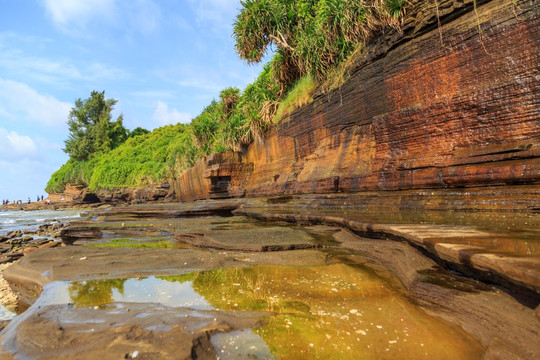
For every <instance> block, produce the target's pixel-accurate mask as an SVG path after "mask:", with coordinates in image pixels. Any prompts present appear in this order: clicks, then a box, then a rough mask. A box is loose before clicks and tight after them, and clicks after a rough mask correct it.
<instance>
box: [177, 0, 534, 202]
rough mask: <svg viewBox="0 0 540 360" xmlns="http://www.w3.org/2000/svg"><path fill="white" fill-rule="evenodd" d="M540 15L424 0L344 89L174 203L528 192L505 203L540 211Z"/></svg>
mask: <svg viewBox="0 0 540 360" xmlns="http://www.w3.org/2000/svg"><path fill="white" fill-rule="evenodd" d="M437 3H438V6H437ZM539 12H540V10H539V6H538V4H537V3H535V2H534V1H504V0H493V1H477V2H476V6H475V4H474V2H473V1H438V2H415V4H414V5H413V7H412V9H410V11H409V13H408V14H407V16H406V20H405V23H404V24H403V26H402V31H401V32H396V31H391V32H387V33H385V34H381V35H380V36H378V37H377V38H375V39H373V40H372V41H371V42H370V44H368V46H367V47H366V50H365V52H364V54H363V55H362V56H361V58H360V60H359V61H358V62H357V63H356V65H355V66H354V67H353V68H352V69H351V70H350V78H349V79H348V80H347V81H346V82H345V83H344V84H343V85H342V86H341V87H340V88H339V89H335V90H333V91H331V92H329V93H327V94H322V93H321V94H319V95H317V96H315V98H314V101H313V102H312V103H310V104H309V105H307V106H304V107H302V108H301V109H298V110H296V111H294V112H293V113H291V114H290V115H289V116H288V117H287V118H285V119H284V120H282V121H281V122H280V123H279V124H277V125H276V126H275V127H274V129H273V130H271V131H270V132H269V133H268V134H267V136H266V137H265V139H264V141H262V142H259V143H254V144H252V145H251V146H250V147H249V148H248V149H247V150H246V151H244V152H241V153H223V154H214V155H211V156H209V157H206V158H204V159H202V160H201V161H199V162H198V163H197V164H196V165H195V166H194V167H193V168H192V169H190V170H189V171H188V172H186V173H185V174H184V175H183V176H182V177H181V178H180V179H178V180H177V181H175V183H174V191H175V194H176V199H177V200H180V201H191V200H197V199H208V198H222V197H238V196H249V197H253V196H272V195H281V194H303V193H352V192H364V191H380V192H386V191H395V194H396V198H398V197H399V196H401V194H400V193H399V191H403V190H418V189H434V191H438V190H442V189H449V188H450V189H463V188H468V190H466V191H467V192H468V193H469V194H470V193H475V192H477V189H478V188H485V187H496V188H499V189H503V188H506V189H507V188H512V187H514V186H516V185H526V186H521V187H520V188H519V189H520V191H519V193H518V194H514V195H513V196H512V197H507V198H506V200H507V204H508V201H510V203H511V204H510V205H509V207H511V208H513V209H514V210H518V209H521V210H531V209H532V210H537V209H538V200H539V198H538V195H537V189H538V187H539V184H540V132H539V129H540V121H539V115H540V110H539V109H540V106H539V105H540V96H539V92H538V84H539V76H540V75H539V73H538V68H539V66H538V65H539V60H540V55H539V54H540V22H539V18H538V14H539ZM437 14H438V16H437ZM439 22H440V26H439V24H438V23H439ZM533 190H534V191H533ZM464 191H465V190H464ZM531 191H533V192H534V193H535V195H534V197H533V198H532V199H531V198H530V197H529V194H530V193H531ZM469 198H470V196H469ZM464 201H467V199H464ZM494 207H495V208H496V205H494V206H492V207H491V209H490V208H489V206H487V208H488V210H493V208H494Z"/></svg>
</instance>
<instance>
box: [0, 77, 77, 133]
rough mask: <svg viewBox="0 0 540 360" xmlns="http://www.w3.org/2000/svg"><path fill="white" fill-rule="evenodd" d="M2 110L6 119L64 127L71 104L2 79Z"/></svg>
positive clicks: (0, 99) (0, 84)
mask: <svg viewBox="0 0 540 360" xmlns="http://www.w3.org/2000/svg"><path fill="white" fill-rule="evenodd" d="M0 109H2V113H4V114H8V115H7V116H6V117H8V118H12V119H17V120H18V121H19V122H20V121H30V122H34V123H38V124H42V125H55V126H63V125H64V124H65V122H66V120H67V117H68V115H69V111H70V109H71V104H68V103H66V102H62V101H59V100H57V99H56V98H54V97H52V96H50V95H42V94H39V93H38V92H37V91H36V90H34V89H32V88H31V87H29V86H28V85H26V84H23V83H20V82H16V81H12V80H5V79H2V78H0Z"/></svg>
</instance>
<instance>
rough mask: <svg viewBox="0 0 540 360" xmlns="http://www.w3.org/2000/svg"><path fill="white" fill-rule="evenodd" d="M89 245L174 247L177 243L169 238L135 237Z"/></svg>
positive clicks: (141, 247) (149, 247)
mask: <svg viewBox="0 0 540 360" xmlns="http://www.w3.org/2000/svg"><path fill="white" fill-rule="evenodd" d="M85 246H87V247H110V248H139V249H174V248H177V247H178V246H177V244H175V243H172V242H170V241H167V240H161V241H153V242H137V241H136V240H134V239H115V240H112V241H111V242H108V243H98V244H87V245H85Z"/></svg>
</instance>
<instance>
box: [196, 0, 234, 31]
mask: <svg viewBox="0 0 540 360" xmlns="http://www.w3.org/2000/svg"><path fill="white" fill-rule="evenodd" d="M189 2H190V4H191V6H192V7H193V8H194V10H195V13H196V14H197V20H199V21H204V22H206V21H208V22H218V25H220V26H226V27H230V26H231V23H230V19H232V18H234V15H236V13H237V11H238V9H239V8H240V1H239V0H189Z"/></svg>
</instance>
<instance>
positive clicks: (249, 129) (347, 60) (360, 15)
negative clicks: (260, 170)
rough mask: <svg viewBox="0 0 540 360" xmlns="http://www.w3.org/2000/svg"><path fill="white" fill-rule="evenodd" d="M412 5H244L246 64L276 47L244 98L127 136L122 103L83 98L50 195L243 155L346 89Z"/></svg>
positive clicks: (241, 23) (241, 45) (253, 0)
mask: <svg viewBox="0 0 540 360" xmlns="http://www.w3.org/2000/svg"><path fill="white" fill-rule="evenodd" d="M407 4H408V1H407V0H364V1H357V0H295V1H292V0H242V1H241V9H240V12H239V14H238V16H237V18H236V21H235V23H234V28H233V36H234V38H235V48H236V50H237V52H238V54H239V55H240V57H241V58H243V59H244V60H246V61H247V62H249V63H257V62H260V61H262V59H263V58H264V56H265V55H266V54H267V52H268V49H275V53H274V55H273V57H272V60H271V61H269V62H268V63H267V64H266V65H265V66H264V67H263V70H262V72H261V74H260V75H259V77H258V78H257V79H256V80H255V81H254V82H253V83H252V84H250V85H248V86H247V87H246V88H245V89H244V91H240V90H239V89H238V88H235V87H230V88H226V89H224V90H222V91H221V93H220V94H219V98H218V99H214V100H212V102H211V103H210V104H209V105H208V106H207V107H205V108H204V110H203V111H202V112H201V114H200V115H198V116H197V117H195V118H194V119H193V120H192V122H191V124H189V125H182V124H177V125H170V126H165V127H162V128H159V129H155V130H154V131H152V132H149V131H148V130H145V129H142V128H136V129H135V130H133V131H132V132H129V131H128V130H127V129H126V128H124V126H123V117H122V115H120V116H119V117H118V118H117V119H116V121H111V111H112V110H113V108H114V105H115V104H116V103H117V101H116V100H114V99H106V98H105V95H104V92H103V91H102V92H96V91H93V92H92V93H91V95H90V97H89V98H88V99H86V100H84V101H83V100H81V99H78V100H77V101H76V102H75V106H74V107H73V108H72V110H71V112H70V115H69V120H68V125H69V131H70V134H69V138H68V139H67V140H66V142H65V143H66V147H65V152H66V153H67V154H69V155H70V159H69V161H68V162H67V163H66V164H64V165H63V166H62V167H61V168H60V169H59V170H58V171H57V172H55V173H54V174H53V175H52V176H51V179H50V181H49V183H48V184H47V187H46V189H45V190H46V191H47V192H49V193H52V192H61V191H63V189H64V188H65V185H66V184H77V185H83V186H88V187H89V188H90V189H92V190H97V189H101V188H113V187H131V186H143V185H147V184H152V183H154V182H159V181H163V180H169V179H175V178H177V177H178V176H180V175H181V174H183V173H184V172H185V171H186V170H187V169H189V168H190V167H191V166H193V164H194V163H195V162H196V161H197V160H199V159H201V158H202V157H204V156H206V155H209V154H211V153H215V152H224V151H229V150H234V151H241V150H243V149H245V148H246V147H247V146H248V145H249V144H251V143H252V142H253V141H260V140H261V139H262V138H263V137H264V135H265V133H266V131H267V130H268V129H269V128H270V127H271V126H272V124H273V123H275V122H279V121H280V120H281V119H283V118H284V117H286V116H287V114H290V113H291V112H292V111H294V110H295V109H297V108H299V107H301V106H303V105H305V104H307V103H309V102H311V101H312V97H313V94H314V93H315V91H316V90H317V89H321V90H323V91H328V90H331V89H333V88H336V87H339V86H341V84H342V83H343V82H344V81H345V80H346V79H347V77H348V75H347V71H348V68H349V66H350V64H351V63H353V62H354V58H355V55H356V54H359V53H360V50H361V49H362V47H363V45H364V44H365V43H366V42H367V41H369V40H370V39H371V38H372V37H373V36H374V34H375V33H376V32H378V31H380V30H381V29H382V28H384V27H394V28H398V27H399V25H400V23H401V21H402V17H403V15H404V13H405V6H406V5H407Z"/></svg>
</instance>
